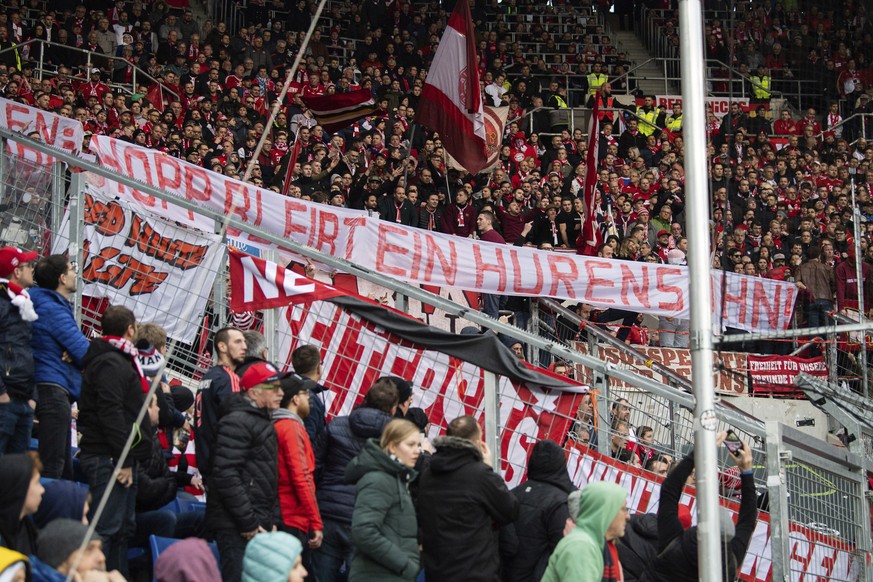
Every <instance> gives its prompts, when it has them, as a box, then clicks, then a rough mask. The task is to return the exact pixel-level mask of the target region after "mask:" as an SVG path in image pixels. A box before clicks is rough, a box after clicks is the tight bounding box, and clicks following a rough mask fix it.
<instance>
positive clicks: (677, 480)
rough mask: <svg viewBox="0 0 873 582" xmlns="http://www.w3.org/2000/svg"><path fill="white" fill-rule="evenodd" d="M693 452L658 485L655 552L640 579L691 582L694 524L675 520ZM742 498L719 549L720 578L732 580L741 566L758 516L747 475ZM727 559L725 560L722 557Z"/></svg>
mask: <svg viewBox="0 0 873 582" xmlns="http://www.w3.org/2000/svg"><path fill="white" fill-rule="evenodd" d="M692 455H693V452H692V453H691V454H689V456H687V457H685V458H684V459H682V461H681V462H680V463H679V465H677V466H676V468H675V469H673V472H671V473H670V474H669V475H667V478H666V479H664V483H663V484H662V485H661V499H660V501H659V503H658V555H657V556H656V557H655V559H654V560H652V562H650V564H649V567H648V568H647V569H646V571H645V572H644V573H643V576H642V577H641V578H640V580H641V581H644V582H694V581H696V580H697V579H698V575H697V526H694V527H690V528H688V529H684V528H683V527H682V524H681V523H680V522H679V512H678V506H679V498H680V497H681V496H682V488H683V487H684V485H685V481H686V480H687V479H688V476H689V475H690V474H691V471H693V470H694V457H693V456H692ZM740 479H741V482H742V490H741V491H742V500H741V501H740V513H739V518H738V519H737V523H736V526H735V527H734V537H733V539H732V540H731V541H730V542H729V543H728V547H727V549H728V552H727V553H725V551H724V549H722V564H729V566H727V565H726V566H725V574H724V575H723V579H724V580H725V581H726V582H732V581H733V580H736V577H737V576H736V574H737V572H736V568H737V567H738V566H741V565H742V563H743V558H744V557H745V555H746V550H747V549H748V548H749V541H750V540H751V539H752V533H753V532H754V531H755V522H756V520H757V518H758V509H757V507H756V502H757V496H756V494H755V481H754V478H753V477H752V475H751V474H749V475H741V476H740ZM726 558H727V559H726Z"/></svg>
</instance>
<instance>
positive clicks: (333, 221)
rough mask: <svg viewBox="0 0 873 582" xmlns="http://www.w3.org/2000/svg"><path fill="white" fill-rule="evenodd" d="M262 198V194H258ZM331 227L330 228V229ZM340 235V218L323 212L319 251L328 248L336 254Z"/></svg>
mask: <svg viewBox="0 0 873 582" xmlns="http://www.w3.org/2000/svg"><path fill="white" fill-rule="evenodd" d="M258 197H260V193H258ZM260 207H261V205H260V204H258V213H260ZM328 227H330V228H328ZM338 235H339V217H337V216H336V215H335V214H331V213H329V212H322V213H320V214H319V215H318V247H317V248H318V249H319V250H322V249H323V247H324V246H327V252H328V253H329V254H330V255H335V254H336V237H337V236H338Z"/></svg>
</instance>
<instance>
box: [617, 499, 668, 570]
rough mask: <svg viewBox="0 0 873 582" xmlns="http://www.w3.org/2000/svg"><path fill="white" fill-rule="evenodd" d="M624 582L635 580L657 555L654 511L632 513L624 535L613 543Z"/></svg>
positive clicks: (656, 518)
mask: <svg viewBox="0 0 873 582" xmlns="http://www.w3.org/2000/svg"><path fill="white" fill-rule="evenodd" d="M615 547H616V549H617V550H618V561H619V562H621V569H622V571H623V572H624V580H625V582H636V581H637V580H639V579H640V577H641V576H642V574H643V572H645V570H646V566H648V564H649V562H650V561H651V560H652V558H654V557H655V556H657V555H658V516H657V515H655V514H654V513H637V514H635V515H632V516H631V518H630V521H629V522H628V524H627V527H626V528H625V532H624V537H622V538H621V539H620V540H618V541H617V542H616V544H615Z"/></svg>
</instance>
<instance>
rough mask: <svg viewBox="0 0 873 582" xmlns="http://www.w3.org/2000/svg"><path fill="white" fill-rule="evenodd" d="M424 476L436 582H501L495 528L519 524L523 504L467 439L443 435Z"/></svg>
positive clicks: (421, 515) (429, 566) (428, 550)
mask: <svg viewBox="0 0 873 582" xmlns="http://www.w3.org/2000/svg"><path fill="white" fill-rule="evenodd" d="M434 446H435V447H436V453H434V455H433V456H432V457H431V461H430V465H429V466H428V467H427V469H425V470H424V472H423V473H422V475H421V477H420V478H419V487H418V519H419V525H420V527H421V532H422V543H423V546H424V569H425V571H426V572H427V579H428V580H430V581H432V582H451V581H454V580H465V581H466V582H499V581H500V556H499V552H498V544H497V532H496V531H495V530H496V528H499V527H502V526H504V525H506V524H509V523H511V522H513V521H515V519H516V517H518V500H517V499H516V498H515V496H514V495H513V494H512V493H511V492H510V491H509V489H507V487H506V483H505V482H504V481H503V478H502V477H500V475H498V474H497V473H495V472H494V470H493V469H491V467H489V466H488V465H486V464H485V463H484V462H483V460H482V453H481V451H480V450H479V447H478V446H477V445H476V444H475V443H473V442H471V441H469V440H467V439H463V438H458V437H439V438H437V439H435V440H434Z"/></svg>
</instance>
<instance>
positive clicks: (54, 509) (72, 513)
mask: <svg viewBox="0 0 873 582" xmlns="http://www.w3.org/2000/svg"><path fill="white" fill-rule="evenodd" d="M44 487H45V493H43V494H42V501H41V502H40V504H39V509H38V510H37V511H36V513H34V514H33V522H34V523H35V524H36V526H37V527H38V528H40V529H42V528H44V527H45V526H47V525H48V524H49V522H52V521H54V520H56V519H76V520H79V521H82V516H83V515H85V501H87V500H88V488H87V487H82V485H81V483H76V482H75V481H64V480H60V479H59V480H57V481H49V482H48V483H46V484H45V486H44Z"/></svg>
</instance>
